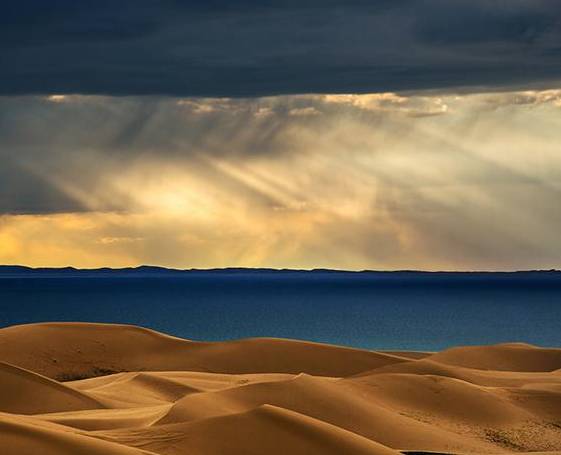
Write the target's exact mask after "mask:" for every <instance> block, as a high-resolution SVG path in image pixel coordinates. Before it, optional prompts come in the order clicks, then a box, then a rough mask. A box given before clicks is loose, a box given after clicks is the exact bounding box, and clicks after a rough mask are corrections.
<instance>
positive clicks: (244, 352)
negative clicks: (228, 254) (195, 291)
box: [0, 323, 409, 380]
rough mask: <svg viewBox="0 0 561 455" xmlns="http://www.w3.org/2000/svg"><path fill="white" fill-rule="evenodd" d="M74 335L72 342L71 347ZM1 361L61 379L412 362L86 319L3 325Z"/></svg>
mask: <svg viewBox="0 0 561 455" xmlns="http://www.w3.org/2000/svg"><path fill="white" fill-rule="evenodd" d="M68 340H72V344H71V345H70V346H69V345H68ZM14 343H16V344H17V345H18V351H17V352H16V351H14V349H12V346H13V345H14ZM38 346H41V349H40V350H39V349H38V348H37V347H38ZM0 359H2V360H3V361H5V362H8V363H11V364H13V365H18V366H21V367H23V368H26V369H29V370H32V371H36V372H38V373H40V374H42V375H45V376H48V377H50V378H54V379H61V380H69V379H73V378H75V379H79V378H82V377H91V376H96V375H102V374H106V373H111V372H113V373H116V372H120V371H143V370H151V371H173V370H184V371H185V370H189V371H207V372H213V373H239V374H243V373H296V374H298V373H301V372H305V373H308V374H313V375H318V376H348V375H350V374H354V373H359V372H361V371H364V370H367V369H372V368H377V367H380V366H384V365H390V364H392V363H398V362H403V361H406V360H409V359H407V358H402V357H399V356H397V355H394V354H385V353H378V352H367V351H362V350H359V349H350V348H343V347H338V346H328V345H322V344H317V343H309V342H301V341H292V340H281V339H272V338H266V339H248V340H239V341H231V342H225V343H201V342H193V341H187V340H182V339H179V338H174V337H171V336H167V335H163V334H161V333H158V332H155V331H152V330H148V329H144V328H141V327H134V326H127V325H111V324H80V323H53V324H30V325H24V326H13V327H9V328H6V329H3V330H1V331H0Z"/></svg>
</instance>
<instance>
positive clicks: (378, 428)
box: [0, 323, 561, 455]
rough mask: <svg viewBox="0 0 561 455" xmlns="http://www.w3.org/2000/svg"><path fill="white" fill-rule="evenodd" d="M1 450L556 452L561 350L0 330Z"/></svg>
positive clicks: (120, 329) (94, 328)
mask: <svg viewBox="0 0 561 455" xmlns="http://www.w3.org/2000/svg"><path fill="white" fill-rule="evenodd" d="M0 362H1V363H0V453H2V454H4V453H6V454H7V455H11V454H14V455H35V454H42V455H51V454H57V455H58V454H62V455H64V454H78V455H80V454H116V455H121V454H122V455H126V454H131V455H132V454H142V453H144V454H152V455H167V454H170V455H171V454H174V455H175V454H189V455H214V454H216V455H218V454H221V455H222V454H226V455H227V454H296V455H298V454H318V455H319V454H322V455H323V454H326V455H329V454H351V455H352V454H388V455H390V454H392V453H393V454H396V453H398V452H399V451H409V452H436V453H447V454H451V453H454V454H469V453H477V454H483V453H519V452H543V453H548V454H550V455H554V454H555V453H556V452H557V453H559V452H560V451H561V374H560V371H561V349H543V348H538V347H534V346H530V345H525V344H502V345H497V346H481V347H460V348H454V349H449V350H446V351H443V352H439V353H420V352H419V353H414V352H411V353H409V352H393V353H388V352H371V351H364V350H358V349H349V348H342V347H337V346H329V345H322V344H317V343H308V342H301V341H290V340H279V339H249V340H239V341H231V342H220V343H200V342H192V341H187V340H182V339H179V338H174V337H170V336H166V335H163V334H160V333H157V332H154V331H151V330H147V329H142V328H138V327H131V326H123V325H106V324H70V323H65V324H60V323H57V324H32V325H26V326H14V327H9V328H5V329H0Z"/></svg>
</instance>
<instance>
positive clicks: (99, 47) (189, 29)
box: [0, 0, 561, 97]
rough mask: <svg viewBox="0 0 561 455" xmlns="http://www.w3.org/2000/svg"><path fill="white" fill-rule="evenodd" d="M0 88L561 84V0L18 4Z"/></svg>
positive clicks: (2, 42)
mask: <svg viewBox="0 0 561 455" xmlns="http://www.w3.org/2000/svg"><path fill="white" fill-rule="evenodd" d="M0 65H1V67H2V74H1V75H0V93H1V94H4V95H15V94H32V93H34V94H45V93H83V94H110V95H132V94H135V95H142V94H159V95H171V96H210V97H214V96H244V97H252V96H262V95H274V94H289V93H310V92H315V93H318V92H324V93H336V92H354V93H363V92H381V91H405V90H413V91H414V90H421V89H442V88H459V87H478V88H493V89H496V88H502V87H512V86H518V87H520V86H529V85H532V86H534V85H536V86H539V85H541V84H548V83H552V81H558V80H559V76H560V74H561V7H560V5H559V1H558V0H453V1H452V0H377V1H376V0H370V1H359V0H346V1H335V0H318V1H305V0H303V1H292V0H286V1H276V2H273V1H266V0H255V1H252V0H238V1H232V0H230V1H226V0H206V1H179V0H175V1H172V0H167V1H156V0H122V1H113V0H111V1H110V0H95V1H93V0H82V1H79V2H77V1H75V0H50V1H45V0H35V1H33V0H21V1H18V2H15V1H10V2H8V1H7V2H3V6H2V12H1V14H0Z"/></svg>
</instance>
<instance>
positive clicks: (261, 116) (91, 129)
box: [0, 90, 561, 270]
mask: <svg viewBox="0 0 561 455" xmlns="http://www.w3.org/2000/svg"><path fill="white" fill-rule="evenodd" d="M559 144H561V90H545V91H517V92H512V91H511V92H497V93H479V94H465V93H461V92H458V93H453V92H451V91H448V92H442V93H441V92H417V93H400V94H396V93H379V94H364V95H287V96H273V97H263V98H246V99H244V98H241V99H232V98H178V97H162V96H153V97H121V98H119V97H103V96H81V95H60V94H57V95H52V96H21V97H17V96H11V97H10V96H8V97H3V98H0V159H1V160H2V167H1V168H0V195H1V197H0V212H1V213H2V215H0V246H1V248H0V263H25V264H29V265H34V266H63V265H68V264H71V265H75V266H81V267H96V266H129V265H137V264H143V263H149V264H161V265H166V266H174V267H186V268H188V267H201V268H202V267H224V266H251V267H259V266H268V267H290V268H312V267H333V268H347V269H363V268H373V269H401V268H408V269H411V268H419V269H429V270H433V269H526V268H535V267H539V268H544V267H546V268H547V267H559V266H560V265H561V264H560V263H559V257H561V242H559V241H558V232H560V231H561V211H559V210H558V206H559V200H560V196H561V154H560V153H559V151H560V150H559Z"/></svg>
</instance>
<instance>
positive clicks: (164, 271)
mask: <svg viewBox="0 0 561 455" xmlns="http://www.w3.org/2000/svg"><path fill="white" fill-rule="evenodd" d="M186 274H220V275H224V274H298V275H316V274H345V275H347V274H348V275H354V276H356V275H378V276H380V275H383V276H387V275H401V276H403V275H409V276H411V275H431V276H433V275H440V276H449V275H453V276H458V275H463V276H466V275H468V276H472V275H479V276H482V275H483V276H489V275H492V276H516V277H520V276H522V275H530V276H536V275H540V276H556V277H561V271H560V270H555V269H551V270H521V271H500V272H491V271H468V272H459V271H436V272H429V271H422V270H396V271H385V270H361V271H349V270H333V269H312V270H300V269H272V268H243V267H230V268H222V269H185V270H182V269H171V268H166V267H158V266H150V265H142V266H139V267H126V268H119V269H113V268H109V267H103V268H97V269H77V268H74V267H62V268H50V267H39V268H32V267H26V266H21V265H0V276H30V275H32V276H36V275H41V276H46V275H48V276H105V275H111V276H123V275H126V276H129V275H132V276H137V275H138V276H162V275H186Z"/></svg>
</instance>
